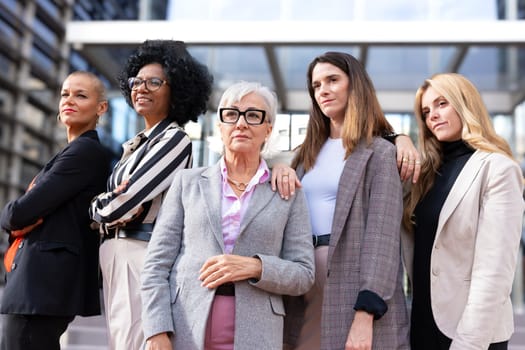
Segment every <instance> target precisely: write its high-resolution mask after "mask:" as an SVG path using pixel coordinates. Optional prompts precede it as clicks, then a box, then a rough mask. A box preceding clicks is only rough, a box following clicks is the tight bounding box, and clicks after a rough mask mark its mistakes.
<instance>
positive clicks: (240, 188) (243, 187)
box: [226, 176, 248, 192]
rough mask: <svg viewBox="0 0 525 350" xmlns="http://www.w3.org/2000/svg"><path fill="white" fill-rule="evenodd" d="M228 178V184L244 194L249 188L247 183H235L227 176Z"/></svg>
mask: <svg viewBox="0 0 525 350" xmlns="http://www.w3.org/2000/svg"><path fill="white" fill-rule="evenodd" d="M226 178H227V179H228V182H229V183H231V184H232V185H233V186H234V187H235V188H236V189H237V190H238V191H241V192H244V191H245V190H246V187H248V184H247V183H244V182H240V181H235V180H233V179H231V178H230V177H229V176H227V177H226Z"/></svg>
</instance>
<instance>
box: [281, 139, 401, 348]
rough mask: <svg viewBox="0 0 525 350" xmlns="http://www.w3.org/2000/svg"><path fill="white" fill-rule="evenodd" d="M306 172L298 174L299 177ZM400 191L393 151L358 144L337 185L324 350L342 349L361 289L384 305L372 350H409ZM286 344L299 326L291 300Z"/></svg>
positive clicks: (297, 304) (297, 307)
mask: <svg viewBox="0 0 525 350" xmlns="http://www.w3.org/2000/svg"><path fill="white" fill-rule="evenodd" d="M303 173H304V171H303V170H302V169H298V174H299V176H301V175H302V174H303ZM402 206H403V203H402V189H401V181H400V179H399V175H398V171H397V166H396V160H395V148H394V146H393V145H392V144H390V143H389V142H388V141H385V140H383V139H381V138H375V139H374V140H373V142H372V144H371V145H369V146H367V145H366V144H365V143H363V142H362V143H361V144H359V145H358V146H357V147H356V149H355V150H354V151H353V152H352V154H351V155H350V157H349V158H348V159H347V160H346V164H345V167H344V169H343V172H342V174H341V178H340V180H339V188H338V193H337V199H336V207H335V212H334V217H333V223H332V233H331V238H330V246H329V251H328V264H327V266H328V276H327V280H326V284H325V287H324V301H323V310H322V322H321V325H322V331H321V349H327V350H333V349H343V348H344V344H345V342H346V338H347V336H348V332H349V330H350V327H351V325H352V321H353V319H354V313H355V310H354V305H355V303H356V300H357V296H358V294H359V292H360V291H362V290H370V291H373V292H375V293H376V294H377V295H379V296H380V297H381V298H383V300H384V301H385V302H386V304H387V306H388V311H387V312H386V314H385V315H383V317H381V318H380V319H379V320H376V321H374V333H373V346H372V347H373V349H389V350H391V349H409V345H408V344H409V340H408V332H409V322H408V312H407V308H406V301H405V295H404V293H403V288H402V276H403V270H402V265H401V257H400V233H399V230H400V222H401V215H402ZM287 312H288V316H287V317H288V319H287V320H286V333H285V341H286V343H287V344H293V342H294V338H295V336H296V335H297V330H298V327H299V326H300V325H301V316H302V313H303V310H302V304H301V300H300V299H298V298H296V299H295V300H292V301H291V302H290V300H287Z"/></svg>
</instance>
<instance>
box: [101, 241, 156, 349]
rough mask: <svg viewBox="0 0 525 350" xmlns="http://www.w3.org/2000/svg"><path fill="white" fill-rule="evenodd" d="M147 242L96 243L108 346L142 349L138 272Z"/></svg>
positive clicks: (140, 269)
mask: <svg viewBox="0 0 525 350" xmlns="http://www.w3.org/2000/svg"><path fill="white" fill-rule="evenodd" d="M147 246H148V242H143V241H138V240H135V239H129V238H113V239H108V240H106V241H104V243H102V245H101V246H100V268H101V270H102V279H103V284H102V287H103V290H104V307H105V312H106V322H107V326H108V341H109V349H111V350H142V349H144V344H145V339H144V334H143V332H142V319H141V312H142V302H141V299H140V274H141V272H142V268H143V265H144V258H145V255H146V249H147Z"/></svg>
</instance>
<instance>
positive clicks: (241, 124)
mask: <svg viewBox="0 0 525 350" xmlns="http://www.w3.org/2000/svg"><path fill="white" fill-rule="evenodd" d="M235 126H236V127H238V128H239V127H243V128H247V127H248V123H247V122H246V112H242V113H240V115H239V119H237V123H235Z"/></svg>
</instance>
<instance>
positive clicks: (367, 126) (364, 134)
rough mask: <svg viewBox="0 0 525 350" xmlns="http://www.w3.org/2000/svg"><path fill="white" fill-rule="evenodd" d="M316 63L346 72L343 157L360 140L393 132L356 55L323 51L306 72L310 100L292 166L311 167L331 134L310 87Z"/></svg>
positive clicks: (326, 120) (369, 141)
mask: <svg viewBox="0 0 525 350" xmlns="http://www.w3.org/2000/svg"><path fill="white" fill-rule="evenodd" d="M318 63H329V64H331V65H334V66H336V67H337V68H339V69H341V70H342V71H343V72H345V73H346V75H347V76H348V78H349V86H348V92H349V94H348V102H347V107H346V112H345V119H344V122H343V131H342V139H343V146H344V147H345V150H346V156H345V157H346V158H348V156H350V154H351V153H352V151H353V149H354V148H355V146H356V145H357V144H358V143H359V142H360V141H361V140H362V139H364V140H366V142H367V143H368V144H370V143H371V142H372V138H373V137H374V136H380V135H383V134H385V133H390V132H392V131H393V128H392V126H391V125H390V124H389V123H388V121H387V120H386V118H385V115H384V114H383V111H382V110H381V106H380V105H379V101H378V100H377V96H376V92H375V89H374V85H373V84H372V80H371V79H370V77H369V76H368V74H367V72H366V70H365V69H364V67H363V65H362V64H361V63H360V62H359V61H358V60H357V59H356V58H355V57H353V56H352V55H349V54H347V53H344V52H326V53H324V54H322V55H320V56H317V57H316V58H314V60H313V61H312V62H311V63H310V65H309V66H308V71H307V75H306V78H307V84H308V93H309V94H310V99H311V107H310V120H309V122H308V127H307V129H306V137H305V139H304V142H303V144H302V145H301V146H299V149H298V152H297V154H296V156H295V158H294V160H293V162H292V167H294V168H297V166H298V165H299V164H303V166H304V169H305V170H306V171H307V170H309V169H311V168H312V167H313V166H314V164H315V160H316V158H317V155H318V154H319V152H320V151H321V147H322V146H323V144H324V143H325V141H326V139H327V138H328V137H329V136H330V120H329V118H328V117H326V116H325V115H324V113H323V112H322V111H321V108H320V107H319V105H318V104H317V101H316V100H315V93H314V88H313V86H312V72H313V70H314V68H315V66H316V65H317V64H318Z"/></svg>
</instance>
